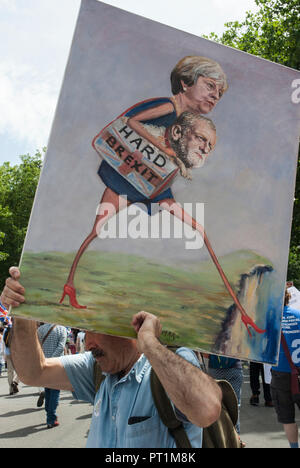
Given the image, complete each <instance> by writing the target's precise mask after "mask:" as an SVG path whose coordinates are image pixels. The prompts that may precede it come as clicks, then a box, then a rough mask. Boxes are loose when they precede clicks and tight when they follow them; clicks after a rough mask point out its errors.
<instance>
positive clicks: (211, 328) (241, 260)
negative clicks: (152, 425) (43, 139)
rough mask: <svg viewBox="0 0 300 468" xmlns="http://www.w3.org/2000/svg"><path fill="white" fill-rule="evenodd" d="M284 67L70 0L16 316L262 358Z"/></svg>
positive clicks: (286, 235)
mask: <svg viewBox="0 0 300 468" xmlns="http://www.w3.org/2000/svg"><path fill="white" fill-rule="evenodd" d="M299 88H300V81H299V72H297V71H295V70H292V69H288V68H286V67H283V66H279V65H276V64H273V63H271V62H269V61H266V60H262V59H259V58H257V57H254V56H250V55H248V54H246V53H243V52H240V51H236V50H234V49H231V48H228V47H224V46H222V45H220V44H217V43H214V42H212V41H208V40H206V39H203V38H199V37H196V36H193V35H190V34H187V33H185V32H182V31H178V30H175V29H173V28H170V27H167V26H164V25H162V24H159V23H156V22H154V21H150V20H148V19H145V18H143V17H140V16H136V15H133V14H131V13H128V12H126V11H123V10H120V9H117V8H114V7H111V6H109V5H106V4H104V3H101V2H98V1H97V0H83V1H82V4H81V9H80V13H79V18H78V23H77V27H76V30H75V35H74V39H73V44H72V48H71V52H70V57H69V61H68V64H67V68H66V73H65V78H64V82H63V86H62V90H61V93H60V98H59V102H58V106H57V110H56V115H55V120H54V123H53V127H52V132H51V137H50V141H49V146H48V151H47V155H46V159H45V163H44V167H43V171H42V175H41V179H40V183H39V186H38V191H37V195H36V199H35V202H34V207H33V211H32V215H31V219H30V224H29V228H28V233H27V237H26V241H25V245H24V249H23V255H22V261H21V274H22V280H23V284H24V286H25V288H26V291H27V302H26V304H23V305H22V306H21V308H20V309H19V310H18V312H17V313H18V315H20V316H22V317H27V318H34V319H36V320H41V321H45V322H50V323H59V324H62V325H67V326H71V327H76V328H80V329H85V330H92V331H96V332H101V333H107V334H113V335H117V336H125V337H133V336H135V335H134V330H133V328H132V327H131V318H132V316H133V314H134V313H137V312H139V311H140V310H147V311H148V312H151V313H153V314H155V315H157V316H158V317H159V318H160V319H161V322H162V325H163V332H162V337H161V339H162V341H163V342H164V343H166V344H169V345H174V346H181V345H185V346H189V347H191V348H194V349H199V350H202V351H206V352H208V353H216V354H222V355H226V356H235V357H238V358H240V359H249V360H253V361H261V362H266V363H275V362H276V359H277V352H278V344H279V335H280V322H281V315H282V308H283V295H284V288H285V281H286V271H287V262H288V250H289V239H290V229H291V218H292V209H293V196H294V188H295V175H296V165H297V152H298V142H299V140H298V137H299V135H298V130H299V120H300V105H299V101H300V99H299V95H300V92H299Z"/></svg>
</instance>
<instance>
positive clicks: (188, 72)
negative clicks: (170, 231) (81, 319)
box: [60, 56, 264, 336]
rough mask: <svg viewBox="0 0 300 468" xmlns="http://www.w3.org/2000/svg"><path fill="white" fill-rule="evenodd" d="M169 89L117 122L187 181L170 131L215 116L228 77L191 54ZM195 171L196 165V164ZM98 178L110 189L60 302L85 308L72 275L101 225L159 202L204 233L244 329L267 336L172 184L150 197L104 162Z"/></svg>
mask: <svg viewBox="0 0 300 468" xmlns="http://www.w3.org/2000/svg"><path fill="white" fill-rule="evenodd" d="M171 86H172V93H173V96H172V97H164V98H153V99H149V100H147V101H143V102H140V103H138V104H136V105H134V106H133V107H131V108H130V109H129V110H127V111H125V112H124V113H123V114H122V115H121V116H120V117H118V119H120V118H123V119H124V121H125V122H126V123H127V125H128V127H129V128H130V129H132V130H133V131H134V132H136V133H137V134H138V135H140V136H141V137H142V138H144V139H145V140H147V141H148V142H150V143H151V144H152V145H154V146H155V147H156V148H157V149H159V150H160V151H162V152H163V153H164V154H165V155H167V156H168V157H169V158H170V159H171V160H172V161H173V162H174V163H175V164H176V166H177V167H178V172H180V174H181V175H182V176H183V177H185V178H187V179H188V178H189V177H190V174H189V170H188V167H187V166H186V165H185V164H183V162H182V160H181V159H180V158H178V155H177V153H176V152H175V150H174V147H173V148H172V146H171V145H170V142H169V139H168V137H167V133H168V129H170V128H172V125H173V124H174V123H175V122H176V120H177V119H178V118H179V117H180V116H181V115H182V114H184V113H192V114H194V115H195V114H198V115H204V114H208V113H209V112H211V111H212V110H213V109H214V107H215V106H216V104H217V103H218V102H219V100H220V99H221V97H222V95H223V94H224V92H225V91H226V90H227V88H228V85H227V79H226V75H225V73H224V71H223V70H222V68H221V66H220V65H219V64H218V63H217V62H215V61H213V60H211V59H208V58H206V57H199V56H188V57H184V58H183V59H182V60H180V62H179V63H178V64H177V65H176V67H175V68H174V70H173V71H172V73H171ZM149 128H157V129H159V130H160V132H159V136H157V135H156V133H155V132H153V131H151V132H150V131H149V130H148V129H149ZM190 131H191V129H190ZM102 132H103V131H102ZM164 132H165V133H164ZM201 133H202V132H201ZM196 136H197V135H196ZM198 138H199V151H198V154H199V159H200V160H201V159H202V160H204V157H205V155H207V154H208V153H209V152H210V151H211V149H212V148H208V146H207V139H206V142H205V141H204V140H205V137H203V135H202V134H201V135H198ZM203 138H204V139H203ZM208 139H209V138H208ZM212 139H213V137H212ZM94 141H95V140H94ZM194 167H197V166H196V165H194ZM98 174H99V176H100V178H101V179H102V181H103V182H104V184H105V185H106V187H107V188H106V189H105V191H104V193H103V195H102V199H101V202H100V204H99V208H98V212H97V215H96V219H95V222H94V225H93V228H92V231H91V232H90V234H89V235H88V236H87V238H86V239H85V240H84V242H83V243H82V245H81V247H80V248H79V250H78V252H77V254H76V256H75V259H74V261H73V264H72V266H71V269H70V273H69V276H68V279H67V282H66V284H65V286H64V291H63V295H62V298H61V301H60V302H61V303H62V301H63V300H64V298H65V296H66V295H68V296H69V299H70V304H71V305H72V306H73V307H75V308H86V307H85V306H81V305H79V304H78V302H77V299H76V289H75V287H74V275H75V272H76V268H77V265H78V262H79V260H80V258H81V256H82V254H83V253H84V251H85V250H86V249H87V247H88V246H89V245H90V243H91V242H92V241H93V240H94V239H95V238H96V237H97V236H98V235H99V233H100V231H101V229H102V227H103V226H104V225H105V224H106V223H107V222H108V220H109V219H110V218H111V217H112V216H114V215H115V214H116V213H118V212H119V211H120V210H122V209H124V208H126V207H128V206H129V205H130V204H132V203H137V202H139V203H145V204H146V205H149V203H159V205H160V206H161V207H162V208H163V209H166V210H168V211H169V212H170V213H172V214H173V215H174V216H176V217H178V218H179V219H181V220H182V221H183V222H185V223H187V224H189V225H190V226H191V227H192V228H193V229H195V230H197V231H198V232H200V234H201V235H202V237H203V239H204V243H205V245H206V247H207V249H208V251H209V253H210V255H211V258H212V260H213V262H214V263H215V265H216V267H217V269H218V272H219V274H220V276H221V278H222V280H223V282H224V284H225V287H226V288H227V290H228V292H229V294H230V295H231V297H232V299H233V301H234V303H235V304H236V306H237V308H238V310H239V311H240V313H241V315H242V321H243V323H244V324H245V325H246V327H247V330H248V333H249V335H250V336H251V333H250V330H249V326H251V327H253V328H254V329H255V331H256V332H258V333H264V330H260V329H259V328H258V327H257V326H256V324H255V323H254V322H253V321H252V320H251V318H250V317H248V315H247V314H246V312H245V311H244V309H243V307H242V306H241V304H240V302H239V300H238V299H237V297H236V295H235V293H234V291H233V289H232V288H231V286H230V284H229V282H228V280H227V278H226V276H225V274H224V272H223V270H222V268H221V266H220V264H219V262H218V260H217V257H216V255H215V254H214V252H213V249H212V247H211V245H210V243H209V241H208V238H207V235H206V233H205V231H204V229H203V227H202V226H201V225H199V223H197V222H196V221H195V220H194V219H193V218H192V217H190V216H189V215H188V214H187V213H185V212H184V211H183V209H182V208H181V206H180V205H179V204H177V203H176V201H175V198H174V195H173V193H172V189H171V187H170V186H169V187H168V188H166V190H161V192H160V193H158V194H157V196H155V197H154V198H150V197H147V196H145V194H143V193H141V192H140V191H138V190H137V189H136V188H135V187H134V186H133V185H132V184H131V183H130V181H129V180H128V178H126V177H124V176H123V175H121V174H120V173H118V172H117V171H116V170H115V168H114V167H112V166H111V165H110V164H108V162H107V161H105V160H104V161H103V162H102V163H101V166H100V168H99V171H98ZM124 196H126V197H124ZM110 207H111V208H110Z"/></svg>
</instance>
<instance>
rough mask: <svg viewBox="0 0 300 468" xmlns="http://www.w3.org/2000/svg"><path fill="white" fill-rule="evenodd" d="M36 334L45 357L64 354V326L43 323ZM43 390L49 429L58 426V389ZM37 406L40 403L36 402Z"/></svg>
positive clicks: (65, 333) (65, 338) (65, 340)
mask: <svg viewBox="0 0 300 468" xmlns="http://www.w3.org/2000/svg"><path fill="white" fill-rule="evenodd" d="M37 334H38V338H39V340H40V343H41V346H42V349H43V353H44V355H45V357H46V358H55V357H60V356H63V355H64V350H65V346H66V342H67V330H66V328H65V327H62V326H58V325H52V324H49V323H45V324H44V325H41V326H40V327H39V328H38V330H37ZM44 392H45V393H44V397H45V410H46V415H47V428H48V429H51V428H53V427H57V426H59V422H58V420H57V415H56V410H57V407H58V404H59V396H60V390H57V389H53V388H48V387H46V388H45V391H44ZM40 397H41V396H40ZM39 400H40V398H39ZM38 403H39V401H38ZM38 406H42V405H39V404H38Z"/></svg>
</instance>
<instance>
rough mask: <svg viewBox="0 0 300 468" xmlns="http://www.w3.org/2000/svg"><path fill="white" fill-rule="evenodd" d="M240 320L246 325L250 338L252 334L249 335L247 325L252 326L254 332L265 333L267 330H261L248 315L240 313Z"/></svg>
mask: <svg viewBox="0 0 300 468" xmlns="http://www.w3.org/2000/svg"><path fill="white" fill-rule="evenodd" d="M242 322H243V324H244V325H245V326H246V328H247V332H248V333H249V336H250V338H252V335H251V332H250V329H249V327H252V328H253V329H254V330H255V331H256V333H260V334H263V333H266V331H267V330H262V329H261V328H258V326H257V325H256V323H254V322H253V320H252V319H251V318H250V317H249V316H248V315H242Z"/></svg>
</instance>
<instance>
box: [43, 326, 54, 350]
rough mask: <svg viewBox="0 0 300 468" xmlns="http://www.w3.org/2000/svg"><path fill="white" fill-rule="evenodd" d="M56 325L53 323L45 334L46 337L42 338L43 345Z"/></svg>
mask: <svg viewBox="0 0 300 468" xmlns="http://www.w3.org/2000/svg"><path fill="white" fill-rule="evenodd" d="M55 327H56V325H52V327H51V328H49V330H48V332H47V334H46V335H45V336H44V338H43V339H42V342H41V345H42V346H43V344H44V343H45V341H46V340H47V338H48V336H49V335H50V333H51V332H52V331H53V330H54V328H55Z"/></svg>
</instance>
